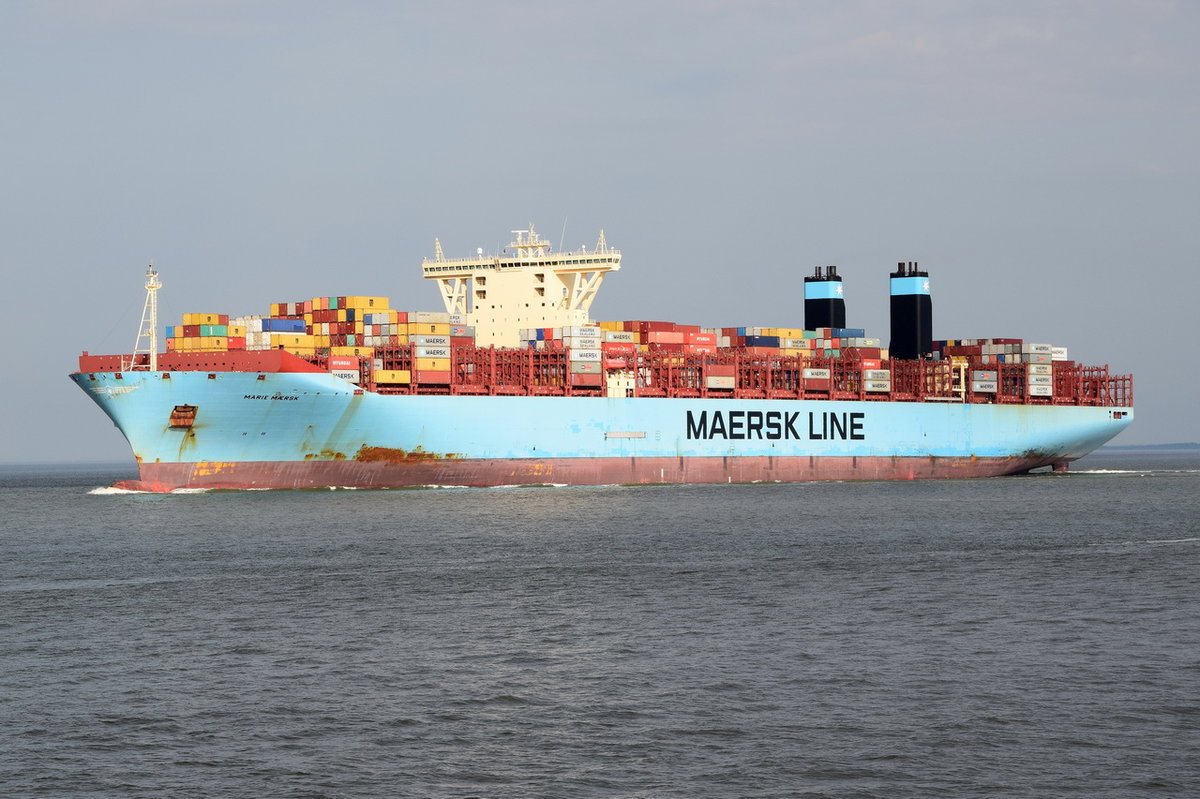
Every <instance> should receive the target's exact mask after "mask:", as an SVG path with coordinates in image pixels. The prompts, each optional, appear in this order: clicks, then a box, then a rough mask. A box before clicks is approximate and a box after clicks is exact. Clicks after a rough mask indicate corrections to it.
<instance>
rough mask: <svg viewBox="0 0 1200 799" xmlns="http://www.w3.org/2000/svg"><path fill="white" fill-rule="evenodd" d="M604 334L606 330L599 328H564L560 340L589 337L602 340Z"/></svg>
mask: <svg viewBox="0 0 1200 799" xmlns="http://www.w3.org/2000/svg"><path fill="white" fill-rule="evenodd" d="M603 334H604V330H602V329H601V328H599V327H590V326H576V327H564V328H562V329H561V330H560V331H559V337H560V338H569V337H575V336H587V337H590V338H600V336H601V335H603Z"/></svg>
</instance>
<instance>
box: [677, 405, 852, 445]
mask: <svg viewBox="0 0 1200 799" xmlns="http://www.w3.org/2000/svg"><path fill="white" fill-rule="evenodd" d="M806 416H807V417H808V418H807V419H806V420H805V421H807V423H808V427H807V429H804V428H803V427H801V428H800V429H797V427H796V424H797V421H798V420H799V418H800V411H795V412H791V413H789V412H784V411H713V412H712V414H711V415H710V414H709V412H708V411H700V413H699V415H697V414H695V413H693V412H692V411H688V412H687V437H688V438H702V439H712V438H724V439H728V440H730V441H745V440H748V439H759V440H763V439H766V440H768V441H778V440H781V439H808V440H814V441H818V440H833V439H841V440H849V441H862V440H864V439H865V438H866V434H865V432H864V431H863V426H864V423H865V420H866V414H865V413H830V412H828V411H825V412H821V413H809V414H806Z"/></svg>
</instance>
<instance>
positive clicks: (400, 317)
mask: <svg viewBox="0 0 1200 799" xmlns="http://www.w3.org/2000/svg"><path fill="white" fill-rule="evenodd" d="M396 324H400V325H407V324H408V311H396Z"/></svg>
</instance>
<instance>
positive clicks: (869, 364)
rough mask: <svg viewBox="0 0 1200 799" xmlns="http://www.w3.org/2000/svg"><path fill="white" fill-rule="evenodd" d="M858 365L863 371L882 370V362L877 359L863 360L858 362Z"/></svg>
mask: <svg viewBox="0 0 1200 799" xmlns="http://www.w3.org/2000/svg"><path fill="white" fill-rule="evenodd" d="M859 365H861V366H862V368H864V369H882V368H883V361H881V360H879V359H878V358H863V359H861V360H860V361H859Z"/></svg>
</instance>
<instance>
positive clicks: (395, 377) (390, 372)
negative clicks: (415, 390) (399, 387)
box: [375, 369, 412, 383]
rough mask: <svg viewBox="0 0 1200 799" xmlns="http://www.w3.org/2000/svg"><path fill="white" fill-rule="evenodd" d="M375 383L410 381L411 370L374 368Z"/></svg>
mask: <svg viewBox="0 0 1200 799" xmlns="http://www.w3.org/2000/svg"><path fill="white" fill-rule="evenodd" d="M375 382H376V383H411V382H412V372H410V371H408V370H407V369H376V370H375Z"/></svg>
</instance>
